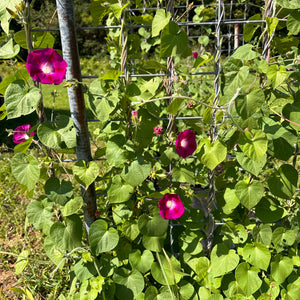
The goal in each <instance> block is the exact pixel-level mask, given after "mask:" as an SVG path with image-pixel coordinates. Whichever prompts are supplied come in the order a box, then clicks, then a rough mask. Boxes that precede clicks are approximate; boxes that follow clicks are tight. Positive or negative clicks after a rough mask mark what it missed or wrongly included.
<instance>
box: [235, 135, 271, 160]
mask: <svg viewBox="0 0 300 300" xmlns="http://www.w3.org/2000/svg"><path fill="white" fill-rule="evenodd" d="M239 146H240V148H241V150H242V151H243V152H244V154H245V155H247V156H248V157H249V158H251V159H253V160H255V161H261V160H262V158H263V156H264V155H265V154H266V152H267V148H268V139H267V136H266V134H265V133H264V132H262V131H260V130H252V133H250V132H249V131H245V132H244V133H243V134H241V135H240V138H239Z"/></svg>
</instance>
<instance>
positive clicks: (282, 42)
mask: <svg viewBox="0 0 300 300" xmlns="http://www.w3.org/2000/svg"><path fill="white" fill-rule="evenodd" d="M298 45H299V38H296V37H287V38H282V37H277V36H275V37H274V38H273V40H272V42H271V48H272V49H274V48H276V50H277V51H278V52H279V54H284V55H285V54H286V53H287V52H288V51H290V50H291V49H292V47H298Z"/></svg>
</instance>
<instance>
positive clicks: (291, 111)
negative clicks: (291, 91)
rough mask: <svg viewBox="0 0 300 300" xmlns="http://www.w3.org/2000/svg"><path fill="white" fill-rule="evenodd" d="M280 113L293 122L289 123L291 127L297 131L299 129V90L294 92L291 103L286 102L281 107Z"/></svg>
mask: <svg viewBox="0 0 300 300" xmlns="http://www.w3.org/2000/svg"><path fill="white" fill-rule="evenodd" d="M282 114H283V116H284V117H285V118H287V119H288V120H290V121H292V122H294V123H295V124H293V123H289V125H290V126H291V127H293V128H294V129H296V130H297V131H299V130H300V92H297V93H296V94H295V96H294V102H293V103H288V104H286V105H285V106H284V107H283V109H282Z"/></svg>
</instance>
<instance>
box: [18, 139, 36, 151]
mask: <svg viewBox="0 0 300 300" xmlns="http://www.w3.org/2000/svg"><path fill="white" fill-rule="evenodd" d="M32 140H33V137H30V138H29V139H28V140H26V141H24V142H22V143H20V144H17V145H16V146H15V147H14V153H19V152H22V153H26V151H27V150H28V149H29V147H30V146H31V144H32Z"/></svg>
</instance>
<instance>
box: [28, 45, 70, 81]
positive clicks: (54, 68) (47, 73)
mask: <svg viewBox="0 0 300 300" xmlns="http://www.w3.org/2000/svg"><path fill="white" fill-rule="evenodd" d="M67 66H68V65H67V63H66V62H65V61H64V59H63V58H62V57H61V56H60V55H59V54H58V52H56V51H55V50H54V49H52V48H45V49H37V50H34V51H32V52H31V53H29V54H28V56H27V61H26V68H27V71H28V73H29V74H30V76H31V77H32V78H33V79H34V80H36V81H38V82H41V83H44V84H53V83H54V84H56V85H57V84H60V83H61V82H62V81H63V80H64V78H65V75H66V71H67Z"/></svg>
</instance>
